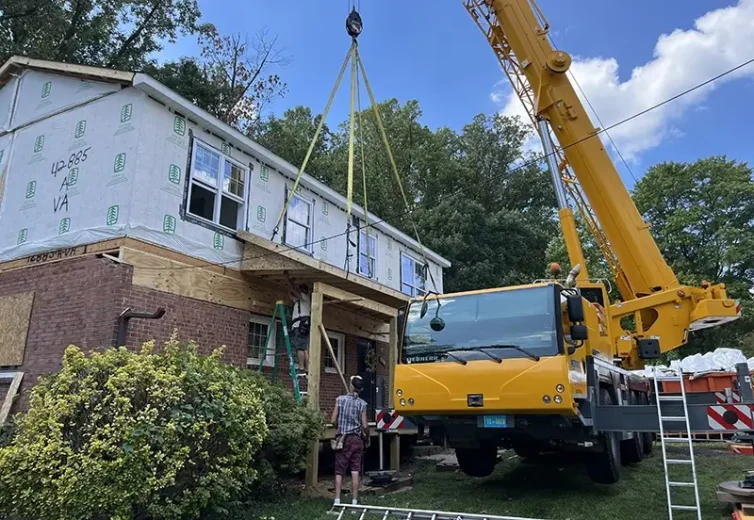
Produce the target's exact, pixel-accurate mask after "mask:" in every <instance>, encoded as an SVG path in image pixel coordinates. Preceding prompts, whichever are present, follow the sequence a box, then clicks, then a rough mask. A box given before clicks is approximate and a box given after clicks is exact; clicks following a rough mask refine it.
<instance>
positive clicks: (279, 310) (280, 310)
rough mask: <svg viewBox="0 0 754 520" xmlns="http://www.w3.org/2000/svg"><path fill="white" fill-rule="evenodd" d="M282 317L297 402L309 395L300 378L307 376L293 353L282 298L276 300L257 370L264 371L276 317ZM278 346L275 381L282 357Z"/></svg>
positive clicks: (275, 329) (274, 331)
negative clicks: (299, 371) (301, 370)
mask: <svg viewBox="0 0 754 520" xmlns="http://www.w3.org/2000/svg"><path fill="white" fill-rule="evenodd" d="M278 317H279V318H280V323H281V324H282V325H283V340H284V341H285V350H286V352H287V354H288V368H289V371H290V374H291V380H292V381H293V397H294V398H295V399H296V402H297V403H300V402H301V399H302V398H304V397H306V396H307V395H308V392H303V391H301V389H300V387H299V384H298V379H299V378H300V377H306V374H299V373H298V368H297V367H298V365H297V363H296V358H295V356H294V355H293V347H291V338H290V336H289V334H288V320H287V318H286V317H285V303H284V302H283V301H282V300H278V301H277V302H275V310H274V312H273V313H272V319H271V320H270V326H269V327H267V338H266V339H265V341H264V352H263V354H262V355H261V356H260V359H259V367H258V368H257V371H258V372H259V373H261V372H262V366H263V365H264V360H265V359H267V353H268V352H269V349H270V338H271V337H272V335H273V334H275V333H276V332H277V326H276V325H277V323H276V319H277V318H278ZM277 350H278V349H277V346H276V348H275V353H274V354H275V363H274V365H273V367H272V382H273V383H274V382H275V380H276V379H277V375H278V364H279V359H280V354H278V352H277Z"/></svg>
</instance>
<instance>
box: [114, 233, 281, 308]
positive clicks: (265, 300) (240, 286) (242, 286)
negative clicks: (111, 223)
mask: <svg viewBox="0 0 754 520" xmlns="http://www.w3.org/2000/svg"><path fill="white" fill-rule="evenodd" d="M121 258H122V260H123V262H124V263H127V264H130V265H133V266H134V272H133V279H132V282H133V284H134V285H138V286H141V287H147V288H150V289H155V290H157V291H163V292H168V293H171V294H176V295H179V296H186V297H188V298H194V299H196V300H202V301H206V302H211V303H217V304H219V305H225V306H228V307H233V308H236V309H243V310H247V311H254V312H261V313H265V314H266V313H268V312H272V310H273V309H274V308H275V301H276V300H277V299H279V294H275V293H274V292H273V291H271V290H269V289H267V288H261V287H252V286H251V284H250V282H249V281H248V280H245V279H243V278H242V279H238V278H236V277H235V276H226V275H222V274H217V273H215V272H212V271H210V270H208V269H205V268H203V267H197V266H192V265H189V264H184V263H182V262H177V261H175V260H171V259H169V258H165V257H163V256H160V255H154V254H151V253H145V252H143V251H139V250H135V249H131V248H128V247H124V248H123V250H122V254H121Z"/></svg>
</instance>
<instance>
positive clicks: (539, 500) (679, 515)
mask: <svg viewBox="0 0 754 520" xmlns="http://www.w3.org/2000/svg"><path fill="white" fill-rule="evenodd" d="M695 447H696V462H697V473H698V477H699V492H700V498H701V502H702V512H703V515H702V516H703V518H705V519H723V518H724V519H729V518H730V510H729V509H728V508H727V507H726V506H725V505H723V504H719V503H718V502H717V499H716V495H715V492H716V489H717V485H718V484H719V483H720V482H722V481H725V480H738V479H740V478H742V476H743V471H745V470H747V469H754V460H753V459H750V458H748V457H745V456H741V455H738V456H734V455H729V454H728V453H727V451H725V446H724V445H723V444H703V445H698V446H697V445H695ZM677 450H679V448H677V447H673V448H672V449H669V455H670V456H671V457H672V453H673V452H676V451H677ZM678 453H679V454H680V451H678ZM503 458H504V462H503V463H501V464H499V465H498V468H497V470H496V471H495V473H493V474H492V475H491V476H490V477H487V478H484V479H473V478H469V477H466V476H465V475H463V474H462V473H441V472H437V471H435V469H434V464H428V463H419V464H418V465H417V466H416V467H415V468H414V471H413V473H414V487H413V489H411V490H410V491H406V492H403V493H398V494H395V495H392V496H388V497H365V501H367V502H368V503H370V504H374V505H381V506H388V505H390V506H396V507H408V508H415V509H433V510H442V511H457V512H465V513H489V514H497V515H512V516H523V517H535V518H544V519H553V520H557V519H560V520H565V519H569V520H597V519H605V520H608V519H609V520H616V519H620V520H633V519H636V520H646V519H648V518H651V519H658V520H659V519H662V518H667V512H666V498H665V482H664V477H663V469H662V457H661V454H660V447H659V445H657V446H656V448H655V451H654V453H653V454H652V456H651V457H650V458H648V459H645V460H644V461H643V462H642V463H641V464H638V465H635V466H629V467H625V466H624V468H623V473H622V478H621V482H620V483H618V484H616V485H613V486H605V485H598V484H593V483H592V482H591V481H590V480H589V479H588V477H587V476H586V472H585V470H584V469H583V468H582V467H581V466H580V465H578V464H575V463H569V462H568V461H563V460H561V459H550V460H548V461H547V462H546V463H545V462H537V463H533V462H526V461H522V460H521V459H519V458H517V457H515V456H513V455H508V454H507V453H506V454H505V455H504V457H503ZM673 469H674V470H679V471H686V475H687V477H684V476H683V475H682V474H680V473H679V474H678V475H677V476H676V475H674V474H671V478H676V479H677V480H687V479H690V475H691V472H690V469H689V468H686V467H681V466H678V467H673ZM675 492H676V493H679V495H678V500H675V503H680V504H692V503H693V498H692V497H693V495H692V493H693V491H692V490H689V489H684V488H680V489H678V490H676V491H675ZM684 493H686V498H687V499H688V501H684V500H683V498H684V495H683V494H684ZM331 504H332V501H331V500H329V499H323V498H320V499H305V498H301V497H299V496H289V497H286V498H285V499H284V500H282V501H280V502H278V503H274V504H264V505H260V506H248V507H247V508H246V509H245V511H243V512H242V513H240V514H239V515H238V516H237V519H238V520H257V519H258V518H259V517H264V516H267V517H274V518H275V520H319V519H322V520H324V519H327V518H333V517H332V516H329V515H327V514H326V513H327V510H328V508H329V507H330V505H331ZM675 518H676V520H683V519H685V518H689V519H691V518H696V516H695V515H694V513H687V512H676V513H675Z"/></svg>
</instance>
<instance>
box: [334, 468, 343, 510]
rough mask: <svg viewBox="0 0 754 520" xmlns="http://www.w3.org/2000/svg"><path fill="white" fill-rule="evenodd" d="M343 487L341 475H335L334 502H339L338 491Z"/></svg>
mask: <svg viewBox="0 0 754 520" xmlns="http://www.w3.org/2000/svg"><path fill="white" fill-rule="evenodd" d="M342 489H343V475H335V503H336V504H339V503H340V492H341V490H342Z"/></svg>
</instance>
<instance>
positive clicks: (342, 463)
mask: <svg viewBox="0 0 754 520" xmlns="http://www.w3.org/2000/svg"><path fill="white" fill-rule="evenodd" d="M347 469H348V458H347V452H346V447H345V446H343V448H342V449H341V450H340V451H336V452H335V504H336V505H337V504H340V493H341V491H342V490H343V475H345V473H346V470H347Z"/></svg>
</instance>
